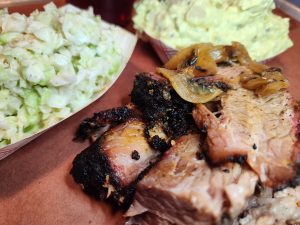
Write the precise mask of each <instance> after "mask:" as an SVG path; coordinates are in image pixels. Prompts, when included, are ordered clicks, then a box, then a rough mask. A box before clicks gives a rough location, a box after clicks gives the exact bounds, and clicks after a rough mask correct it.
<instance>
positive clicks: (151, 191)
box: [127, 134, 258, 224]
mask: <svg viewBox="0 0 300 225" xmlns="http://www.w3.org/2000/svg"><path fill="white" fill-rule="evenodd" d="M199 146H200V142H199V135H198V134H189V135H185V136H182V137H181V138H179V139H178V140H177V141H176V144H175V145H174V146H172V148H171V149H170V150H169V151H168V152H167V153H165V155H164V156H163V158H162V159H161V161H160V162H159V163H158V164H157V165H156V166H155V167H154V168H152V169H151V170H150V172H149V173H148V174H147V175H146V176H145V177H144V178H143V180H141V181H140V182H139V184H138V186H137V192H136V196H135V201H134V203H133V205H132V206H131V208H130V209H129V211H128V212H127V216H139V217H140V216H141V214H144V213H151V214H154V215H156V216H158V217H160V218H162V219H163V220H167V221H169V222H170V223H171V224H172V223H174V224H216V223H218V222H220V219H221V218H222V216H223V215H230V216H232V217H235V216H237V215H238V214H239V213H241V211H242V210H243V209H245V207H246V206H247V200H248V198H249V197H250V196H252V194H253V193H254V190H255V185H256V183H257V181H258V177H257V175H256V174H255V173H253V172H251V171H250V170H248V169H246V168H242V167H241V166H240V165H239V164H234V163H228V164H226V165H224V166H222V167H218V168H214V169H212V168H210V167H209V166H208V165H207V163H206V162H205V160H203V159H199V157H197V155H198V156H199V153H201V149H200V147H199ZM179 212H180V213H179ZM131 221H132V219H131Z"/></svg>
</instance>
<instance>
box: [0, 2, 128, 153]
mask: <svg viewBox="0 0 300 225" xmlns="http://www.w3.org/2000/svg"><path fill="white" fill-rule="evenodd" d="M116 29H117V28H116V27H115V26H112V25H108V24H107V23H103V22H101V19H100V17H98V16H95V15H94V13H93V10H92V9H91V8H90V9H89V10H80V9H78V8H76V7H74V6H72V5H66V6H64V7H62V8H57V7H56V6H55V5H54V4H52V3H50V4H48V5H46V6H45V7H44V11H41V12H39V11H35V12H33V13H32V14H31V15H30V16H28V17H26V16H25V15H21V14H19V13H13V14H9V13H8V11H7V10H6V9H4V10H0V147H3V146H5V145H8V144H11V143H14V142H17V141H18V140H20V139H23V138H25V137H27V136H30V135H31V134H33V133H35V132H37V131H39V130H41V129H43V128H46V127H48V126H50V125H52V124H55V123H56V122H58V121H60V120H62V119H64V118H66V117H67V116H69V115H70V114H71V113H73V112H75V111H77V110H79V109H81V108H82V107H83V106H85V105H87V104H88V103H89V102H90V101H91V100H92V99H93V98H94V97H95V96H97V94H99V93H100V92H101V91H103V90H104V88H106V86H107V85H108V83H109V82H110V81H111V80H112V79H114V78H115V75H117V74H118V73H119V71H120V69H121V63H122V60H123V57H122V55H121V52H120V50H119V49H118V45H117V41H116V40H114V37H115V36H116V35H114V32H115V31H116Z"/></svg>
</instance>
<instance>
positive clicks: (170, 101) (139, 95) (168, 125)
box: [131, 73, 196, 151]
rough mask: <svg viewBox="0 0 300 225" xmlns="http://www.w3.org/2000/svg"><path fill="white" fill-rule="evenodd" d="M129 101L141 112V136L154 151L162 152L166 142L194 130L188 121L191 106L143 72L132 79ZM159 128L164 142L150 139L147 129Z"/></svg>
mask: <svg viewBox="0 0 300 225" xmlns="http://www.w3.org/2000/svg"><path fill="white" fill-rule="evenodd" d="M131 101H132V102H133V103H134V104H135V105H136V106H137V108H138V109H139V110H140V111H141V112H142V115H143V119H144V121H145V122H146V123H147V127H146V129H145V136H146V138H147V139H148V142H149V144H150V145H151V146H152V147H153V148H154V149H157V150H160V151H165V150H167V149H168V148H169V147H170V146H171V145H170V141H171V140H174V139H177V138H178V137H180V136H182V135H185V134H187V133H188V132H189V131H190V130H192V129H195V127H196V126H195V123H194V120H193V118H192V109H193V104H192V103H189V102H186V101H184V100H183V99H182V98H181V97H180V96H179V95H178V94H177V93H176V91H175V90H174V89H173V88H172V87H171V86H170V85H168V83H167V82H166V81H158V80H154V79H152V78H151V77H150V75H149V74H147V73H141V74H138V75H137V76H136V79H135V81H134V87H133V90H132V92H131ZM157 125H158V126H161V128H162V130H163V131H164V133H165V134H166V135H167V139H162V138H160V137H159V136H156V137H155V136H154V137H151V136H150V132H149V130H151V129H152V127H154V126H157Z"/></svg>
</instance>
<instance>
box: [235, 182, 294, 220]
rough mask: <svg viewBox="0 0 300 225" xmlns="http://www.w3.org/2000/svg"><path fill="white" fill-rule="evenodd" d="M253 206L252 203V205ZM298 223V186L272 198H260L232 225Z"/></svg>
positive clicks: (278, 193) (277, 193)
mask: <svg viewBox="0 0 300 225" xmlns="http://www.w3.org/2000/svg"><path fill="white" fill-rule="evenodd" d="M252 204H253V203H252ZM299 223H300V186H298V187H296V188H286V189H284V190H282V191H279V192H276V193H274V196H273V197H272V196H262V197H259V198H258V199H256V200H255V203H254V206H252V208H250V209H249V210H247V211H246V212H245V213H244V215H243V218H240V219H239V220H238V221H236V222H235V223H234V225H274V224H276V225H297V224H299Z"/></svg>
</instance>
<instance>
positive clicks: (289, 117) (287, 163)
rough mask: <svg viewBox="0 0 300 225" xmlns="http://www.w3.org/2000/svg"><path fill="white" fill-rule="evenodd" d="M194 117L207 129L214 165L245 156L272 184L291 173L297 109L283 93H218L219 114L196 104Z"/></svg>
mask: <svg viewBox="0 0 300 225" xmlns="http://www.w3.org/2000/svg"><path fill="white" fill-rule="evenodd" d="M193 117H194V119H195V121H196V123H197V124H198V126H199V127H201V128H203V127H205V128H206V130H207V138H206V143H207V155H208V156H209V158H210V160H211V161H212V162H213V163H220V162H226V161H228V160H229V159H232V158H234V157H240V156H244V157H245V158H246V160H247V162H248V164H249V165H250V166H251V168H252V169H253V170H254V171H255V172H256V173H257V174H258V175H259V176H260V179H261V181H262V182H264V183H266V184H267V185H269V186H276V185H279V184H282V183H284V182H287V181H289V180H290V179H292V178H293V177H294V176H295V168H294V167H295V158H296V157H295V155H296V153H297V151H298V150H297V148H298V147H297V145H298V143H297V142H298V138H297V133H298V131H297V124H298V123H299V115H298V108H297V104H296V102H295V100H294V99H293V98H292V97H291V95H290V94H289V93H288V92H287V91H281V92H278V93H275V94H272V95H268V96H264V97H257V96H256V95H255V94H254V93H253V92H252V91H250V90H246V89H244V88H238V89H235V90H229V91H228V92H227V93H226V94H224V95H222V96H221V97H220V106H219V110H218V111H217V112H212V111H210V110H209V108H208V107H206V106H205V105H204V104H198V105H197V106H196V108H195V110H194V111H193Z"/></svg>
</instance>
